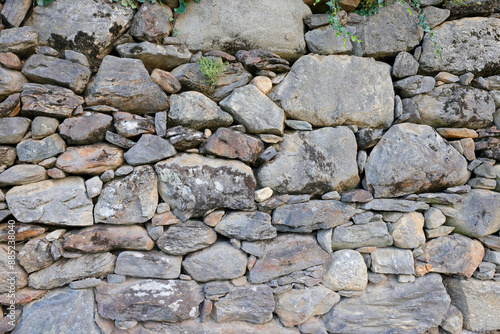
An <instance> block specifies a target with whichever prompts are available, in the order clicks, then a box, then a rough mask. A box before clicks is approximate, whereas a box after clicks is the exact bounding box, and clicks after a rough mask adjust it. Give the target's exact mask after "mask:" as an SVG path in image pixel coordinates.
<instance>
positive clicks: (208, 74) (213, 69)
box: [198, 56, 228, 91]
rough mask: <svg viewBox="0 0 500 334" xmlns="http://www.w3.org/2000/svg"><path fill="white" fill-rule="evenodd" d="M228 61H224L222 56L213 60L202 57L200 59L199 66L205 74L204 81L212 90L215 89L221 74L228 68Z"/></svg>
mask: <svg viewBox="0 0 500 334" xmlns="http://www.w3.org/2000/svg"><path fill="white" fill-rule="evenodd" d="M227 65H228V63H224V62H223V61H222V59H221V58H217V60H212V59H211V58H206V57H203V56H202V57H201V58H200V60H198V68H199V69H200V72H201V74H203V82H204V83H205V84H207V85H208V88H209V89H210V91H213V90H214V89H215V86H216V85H217V82H218V81H219V76H220V75H221V74H222V73H223V72H224V71H225V70H226V66H227Z"/></svg>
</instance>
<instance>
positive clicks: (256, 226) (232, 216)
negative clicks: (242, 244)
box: [215, 211, 277, 241]
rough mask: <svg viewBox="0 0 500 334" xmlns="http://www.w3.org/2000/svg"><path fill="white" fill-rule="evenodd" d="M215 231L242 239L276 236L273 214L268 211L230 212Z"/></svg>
mask: <svg viewBox="0 0 500 334" xmlns="http://www.w3.org/2000/svg"><path fill="white" fill-rule="evenodd" d="M215 231H217V232H218V233H220V234H222V235H224V236H226V237H228V238H235V239H240V240H249V241H254V240H267V239H273V238H275V237H276V235H277V233H276V228H275V227H274V226H272V225H271V216H270V215H268V214H267V213H264V212H260V211H255V212H229V213H227V214H226V215H225V216H224V217H223V218H222V219H221V221H220V222H219V223H218V224H217V225H216V226H215Z"/></svg>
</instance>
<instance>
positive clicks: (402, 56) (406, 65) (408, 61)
mask: <svg viewBox="0 0 500 334" xmlns="http://www.w3.org/2000/svg"><path fill="white" fill-rule="evenodd" d="M417 72H418V61H416V60H415V58H414V57H413V56H412V55H411V54H410V53H408V52H406V51H403V52H400V53H398V55H397V56H396V59H395V60H394V65H393V66H392V75H393V76H394V77H396V78H398V79H402V78H406V77H409V76H412V75H415V74H417Z"/></svg>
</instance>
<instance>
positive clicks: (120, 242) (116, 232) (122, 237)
mask: <svg viewBox="0 0 500 334" xmlns="http://www.w3.org/2000/svg"><path fill="white" fill-rule="evenodd" d="M153 246H154V241H153V240H152V239H151V238H150V237H149V235H148V232H147V231H146V229H145V228H144V227H142V226H138V225H133V226H106V225H96V226H92V227H87V228H84V229H81V230H74V231H70V232H68V233H66V234H65V235H64V242H63V247H64V248H65V249H67V250H76V251H81V252H85V253H98V252H106V251H111V250H115V249H133V250H151V249H152V248H153Z"/></svg>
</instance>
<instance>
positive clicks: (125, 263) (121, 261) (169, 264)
mask: <svg viewBox="0 0 500 334" xmlns="http://www.w3.org/2000/svg"><path fill="white" fill-rule="evenodd" d="M181 262H182V257H181V256H171V255H166V254H164V253H162V252H159V251H151V252H132V251H125V252H121V253H120V254H119V255H118V258H117V259H116V265H115V273H117V274H120V275H127V276H133V277H151V278H162V279H175V278H177V277H179V275H180V273H181Z"/></svg>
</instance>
